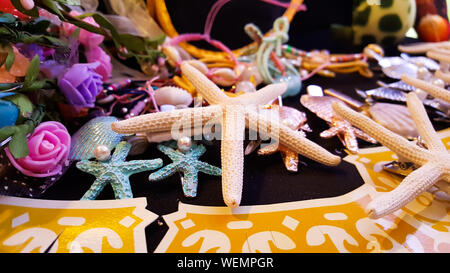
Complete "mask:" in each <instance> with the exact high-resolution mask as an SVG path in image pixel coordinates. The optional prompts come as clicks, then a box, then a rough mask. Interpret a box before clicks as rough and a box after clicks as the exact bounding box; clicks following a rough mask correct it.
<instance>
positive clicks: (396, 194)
mask: <svg viewBox="0 0 450 273" xmlns="http://www.w3.org/2000/svg"><path fill="white" fill-rule="evenodd" d="M407 105H408V109H409V111H410V112H411V116H412V117H413V119H414V122H415V123H416V126H417V129H418V131H419V134H420V136H421V137H422V138H423V140H424V141H425V143H426V145H427V146H428V150H427V149H424V148H421V147H419V146H418V145H416V144H414V143H412V142H409V141H407V140H406V139H405V138H403V137H401V136H399V135H397V134H394V133H392V132H391V131H389V130H387V129H385V128H384V127H383V126H381V125H379V124H377V123H376V122H374V121H372V120H371V119H370V118H368V117H366V116H364V115H362V114H359V113H357V112H355V111H353V110H351V109H350V108H348V107H346V106H345V105H343V104H342V103H335V104H333V109H334V110H335V111H336V113H337V114H339V115H340V116H342V117H343V118H344V119H346V120H348V121H349V122H350V123H351V124H353V125H354V126H357V127H359V128H360V129H361V130H363V131H364V132H366V133H368V134H369V135H371V136H373V137H374V138H375V139H376V140H378V141H379V142H380V143H381V144H383V145H384V146H386V147H387V148H389V149H390V150H392V151H393V152H394V153H396V154H397V155H398V156H399V157H400V158H403V159H406V160H409V161H410V162H413V163H414V164H415V165H416V166H420V167H419V168H418V169H416V170H414V171H413V172H411V173H410V174H409V175H408V176H407V177H406V178H405V179H404V180H403V181H402V182H401V183H400V185H399V186H398V187H397V188H395V189H394V190H392V191H391V192H389V193H386V194H384V195H382V196H380V197H378V198H376V199H374V200H373V201H372V202H371V203H369V205H368V214H369V215H370V216H371V217H372V218H379V217H382V216H384V215H387V214H390V213H392V212H394V211H396V210H398V209H400V208H402V207H403V206H405V205H406V204H408V203H409V202H410V201H412V200H413V199H414V198H416V197H417V196H418V195H419V194H421V193H422V192H424V191H425V190H427V189H429V188H430V187H432V186H433V185H435V186H438V185H439V184H440V183H447V184H448V183H449V182H450V154H449V153H448V152H447V150H446V148H445V146H444V144H443V143H442V142H441V140H440V139H439V137H438V135H437V134H436V132H435V131H434V129H433V125H432V124H431V122H430V120H429V119H428V116H427V113H426V111H425V107H424V106H423V105H422V102H421V101H420V99H419V98H418V97H417V95H416V94H415V93H414V92H411V93H409V94H408V95H407ZM438 187H439V186H438Z"/></svg>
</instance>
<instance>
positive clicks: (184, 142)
mask: <svg viewBox="0 0 450 273" xmlns="http://www.w3.org/2000/svg"><path fill="white" fill-rule="evenodd" d="M177 146H178V150H180V151H181V152H182V153H186V152H188V151H189V150H190V149H191V147H192V140H191V138H190V137H181V138H179V139H178V141H177Z"/></svg>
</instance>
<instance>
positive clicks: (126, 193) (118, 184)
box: [77, 141, 162, 200]
mask: <svg viewBox="0 0 450 273" xmlns="http://www.w3.org/2000/svg"><path fill="white" fill-rule="evenodd" d="M130 149H131V144H129V143H127V142H126V141H122V142H120V143H119V144H118V145H117V147H116V149H115V151H114V154H113V155H112V157H111V158H110V159H108V160H105V161H89V160H82V161H80V162H78V163H77V168H78V169H80V170H81V171H83V172H87V173H90V174H92V175H94V176H95V177H97V179H96V180H95V181H94V183H93V184H92V186H91V188H90V189H89V190H88V191H87V192H86V193H85V194H84V195H83V197H82V198H81V200H94V199H95V198H97V196H98V195H99V194H100V192H101V191H102V190H103V188H104V187H105V186H106V184H111V186H112V188H113V190H114V196H115V198H116V199H125V198H133V193H132V191H131V186H130V180H129V177H130V175H132V174H135V173H140V172H145V171H151V170H155V169H157V168H160V167H161V166H162V160H161V159H159V158H158V159H153V160H133V161H130V162H125V158H126V157H127V155H128V152H129V151H130Z"/></svg>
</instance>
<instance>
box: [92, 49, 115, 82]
mask: <svg viewBox="0 0 450 273" xmlns="http://www.w3.org/2000/svg"><path fill="white" fill-rule="evenodd" d="M85 55H86V58H87V61H88V62H89V63H94V62H98V63H100V65H99V66H98V67H97V68H96V69H95V72H97V73H98V74H100V75H101V76H102V80H103V82H106V81H108V80H109V78H110V77H111V72H112V68H113V67H112V64H111V57H109V55H108V54H107V53H106V52H105V51H103V49H101V48H100V47H99V46H97V47H94V48H91V49H89V50H87V51H86V53H85Z"/></svg>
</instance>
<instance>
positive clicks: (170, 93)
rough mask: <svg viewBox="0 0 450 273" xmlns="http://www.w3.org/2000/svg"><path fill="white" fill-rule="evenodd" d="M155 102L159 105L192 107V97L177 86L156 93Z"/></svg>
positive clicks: (165, 87) (160, 89)
mask: <svg viewBox="0 0 450 273" xmlns="http://www.w3.org/2000/svg"><path fill="white" fill-rule="evenodd" d="M155 100H156V104H158V105H164V104H170V105H190V104H191V103H192V96H191V94H190V93H189V92H188V91H186V90H184V89H181V88H178V87H175V86H164V87H161V88H159V89H157V90H156V91H155Z"/></svg>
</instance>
